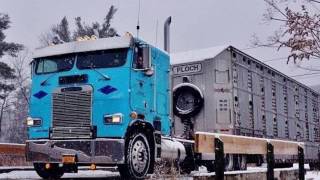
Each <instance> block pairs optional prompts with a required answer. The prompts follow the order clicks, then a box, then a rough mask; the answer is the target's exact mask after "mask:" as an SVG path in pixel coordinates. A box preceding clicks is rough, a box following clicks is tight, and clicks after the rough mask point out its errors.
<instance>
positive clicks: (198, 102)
mask: <svg viewBox="0 0 320 180" xmlns="http://www.w3.org/2000/svg"><path fill="white" fill-rule="evenodd" d="M203 103H204V98H203V94H202V92H201V90H200V88H198V87H197V86H195V85H193V84H191V83H182V84H179V85H178V86H176V87H175V88H174V89H173V113H174V114H175V115H176V116H178V117H180V118H190V117H194V116H195V115H197V114H198V113H199V112H200V111H201V109H202V107H203Z"/></svg>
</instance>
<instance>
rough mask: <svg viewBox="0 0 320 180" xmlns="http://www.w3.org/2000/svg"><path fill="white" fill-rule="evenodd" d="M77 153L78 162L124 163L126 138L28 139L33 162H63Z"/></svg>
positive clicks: (27, 144)
mask: <svg viewBox="0 0 320 180" xmlns="http://www.w3.org/2000/svg"><path fill="white" fill-rule="evenodd" d="M63 155H75V156H76V159H77V162H76V163H95V164H123V163H124V139H107V138H99V139H79V140H28V141H27V142H26V158H27V161H31V162H50V163H61V162H62V157H63Z"/></svg>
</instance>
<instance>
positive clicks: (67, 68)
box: [40, 67, 72, 86]
mask: <svg viewBox="0 0 320 180" xmlns="http://www.w3.org/2000/svg"><path fill="white" fill-rule="evenodd" d="M70 69H72V68H69V67H65V68H61V69H58V71H56V72H61V71H66V70H70ZM56 72H54V74H51V75H50V76H49V77H48V78H47V79H45V80H44V81H42V82H41V83H40V85H41V86H44V85H46V84H47V81H48V80H49V79H51V77H53V76H55V75H56Z"/></svg>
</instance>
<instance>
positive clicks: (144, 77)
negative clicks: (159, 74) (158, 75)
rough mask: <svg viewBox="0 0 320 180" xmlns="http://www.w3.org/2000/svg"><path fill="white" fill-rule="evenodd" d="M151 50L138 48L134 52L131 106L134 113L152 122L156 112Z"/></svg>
mask: <svg viewBox="0 0 320 180" xmlns="http://www.w3.org/2000/svg"><path fill="white" fill-rule="evenodd" d="M151 57H152V56H151V50H150V47H148V46H138V47H136V48H135V50H134V58H133V63H132V66H131V82H130V85H131V89H130V101H131V102H130V104H131V108H132V110H133V111H136V112H137V113H138V114H139V115H143V116H144V119H145V120H148V121H152V120H153V114H154V112H155V110H154V106H155V105H154V103H155V102H154V101H155V98H154V88H155V85H154V75H153V74H154V72H153V67H152V58H151Z"/></svg>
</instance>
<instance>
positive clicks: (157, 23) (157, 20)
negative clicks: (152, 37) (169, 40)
mask: <svg viewBox="0 0 320 180" xmlns="http://www.w3.org/2000/svg"><path fill="white" fill-rule="evenodd" d="M158 24H159V20H158V19H157V23H156V47H157V46H158Z"/></svg>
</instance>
